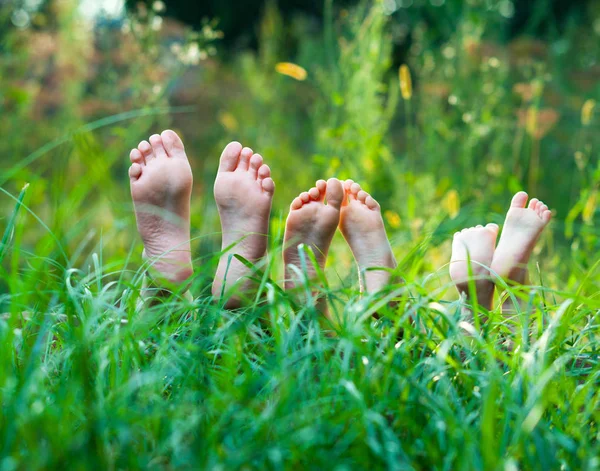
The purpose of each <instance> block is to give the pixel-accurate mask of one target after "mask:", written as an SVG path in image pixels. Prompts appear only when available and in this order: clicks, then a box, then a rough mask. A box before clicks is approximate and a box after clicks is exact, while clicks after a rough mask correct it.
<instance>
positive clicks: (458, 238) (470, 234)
mask: <svg viewBox="0 0 600 471" xmlns="http://www.w3.org/2000/svg"><path fill="white" fill-rule="evenodd" d="M497 237H498V225H496V224H488V225H487V226H485V227H483V226H476V227H470V228H467V229H463V230H462V231H460V232H457V233H455V234H454V239H453V240H452V258H451V260H450V278H452V281H453V282H454V284H455V285H456V289H457V290H458V292H459V294H461V295H462V294H463V293H464V294H465V295H466V296H467V298H468V297H469V296H470V292H469V274H471V275H472V277H473V278H472V279H473V281H474V283H475V294H476V296H477V301H478V303H479V304H480V305H481V306H483V307H485V308H486V309H488V310H490V309H491V308H492V302H493V297H494V282H493V281H492V278H491V275H490V271H489V268H490V266H491V265H492V260H493V257H494V249H495V247H496V238H497ZM468 260H470V261H471V270H470V271H469V264H468Z"/></svg>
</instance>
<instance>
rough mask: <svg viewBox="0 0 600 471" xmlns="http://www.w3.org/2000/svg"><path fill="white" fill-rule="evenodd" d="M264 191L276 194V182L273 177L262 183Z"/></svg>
mask: <svg viewBox="0 0 600 471" xmlns="http://www.w3.org/2000/svg"><path fill="white" fill-rule="evenodd" d="M261 186H262V189H263V191H265V192H267V193H269V194H271V195H272V194H273V193H275V182H274V181H273V179H272V178H271V177H268V178H265V179H264V180H263V181H262V183H261Z"/></svg>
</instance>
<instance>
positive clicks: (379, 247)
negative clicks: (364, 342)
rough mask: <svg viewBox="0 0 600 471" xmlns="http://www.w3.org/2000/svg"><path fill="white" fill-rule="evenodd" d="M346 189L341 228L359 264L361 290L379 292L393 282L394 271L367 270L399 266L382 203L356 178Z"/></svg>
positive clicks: (347, 183)
mask: <svg viewBox="0 0 600 471" xmlns="http://www.w3.org/2000/svg"><path fill="white" fill-rule="evenodd" d="M344 192H345V196H344V203H343V205H342V211H341V218H340V230H341V231H342V234H343V236H344V238H345V239H346V241H347V242H348V245H349V246H350V250H352V254H353V255H354V258H355V259H356V263H357V264H358V270H359V279H360V286H361V292H365V291H370V292H375V291H379V290H381V289H382V288H384V287H385V286H386V285H387V284H388V283H389V281H390V276H391V274H390V272H389V271H385V270H377V271H374V270H372V271H365V270H366V269H368V268H391V269H393V268H396V259H395V258H394V254H393V253H392V248H391V247H390V243H389V240H388V238H387V234H386V232H385V226H384V224H383V219H382V217H381V209H380V207H379V203H377V201H375V200H374V199H373V198H372V197H371V196H370V195H369V194H368V193H367V192H366V191H363V190H361V188H360V185H359V184H358V183H354V182H353V181H352V180H346V181H345V182H344ZM363 273H364V279H363Z"/></svg>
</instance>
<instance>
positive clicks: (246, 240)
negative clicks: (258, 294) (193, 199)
mask: <svg viewBox="0 0 600 471" xmlns="http://www.w3.org/2000/svg"><path fill="white" fill-rule="evenodd" d="M274 192H275V183H274V182H273V179H272V178H271V169H270V168H269V166H268V165H266V164H265V163H263V158H262V156H261V155H259V154H255V153H254V152H253V151H252V149H250V148H248V147H242V145H241V144H240V143H239V142H231V143H229V144H228V145H227V146H226V147H225V149H224V150H223V153H222V154H221V160H220V162H219V170H218V172H217V178H216V180H215V186H214V195H215V201H216V203H217V209H218V211H219V216H220V218H221V229H222V249H223V251H224V253H223V255H222V256H221V259H220V260H219V266H218V268H217V274H216V276H215V281H214V283H213V288H212V293H213V296H215V297H221V296H222V295H223V294H224V293H225V295H226V298H227V292H228V291H229V289H230V288H232V287H233V286H235V287H236V290H239V291H241V292H244V291H245V290H247V289H249V282H248V281H240V280H243V278H244V277H246V276H248V275H249V274H250V269H249V268H248V267H246V265H244V264H243V263H242V262H240V261H239V260H237V259H235V258H231V261H230V260H229V258H230V255H231V254H237V255H240V256H242V257H244V258H245V259H246V260H248V261H250V262H253V263H255V262H257V261H259V260H260V259H261V258H262V257H264V256H265V254H266V251H267V241H268V233H269V218H270V214H271V203H272V201H273V193H274ZM241 303H242V301H241V298H240V297H239V296H232V297H229V298H228V299H227V300H226V302H225V307H226V308H236V307H239V306H240V305H241Z"/></svg>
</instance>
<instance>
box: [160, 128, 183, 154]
mask: <svg viewBox="0 0 600 471" xmlns="http://www.w3.org/2000/svg"><path fill="white" fill-rule="evenodd" d="M160 137H161V139H162V142H163V145H164V147H165V150H166V151H167V155H168V156H169V157H180V156H185V148H184V147H183V142H182V141H181V138H180V137H179V136H178V135H177V133H176V132H175V131H171V130H170V129H167V130H166V131H163V132H162V133H161V134H160Z"/></svg>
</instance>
